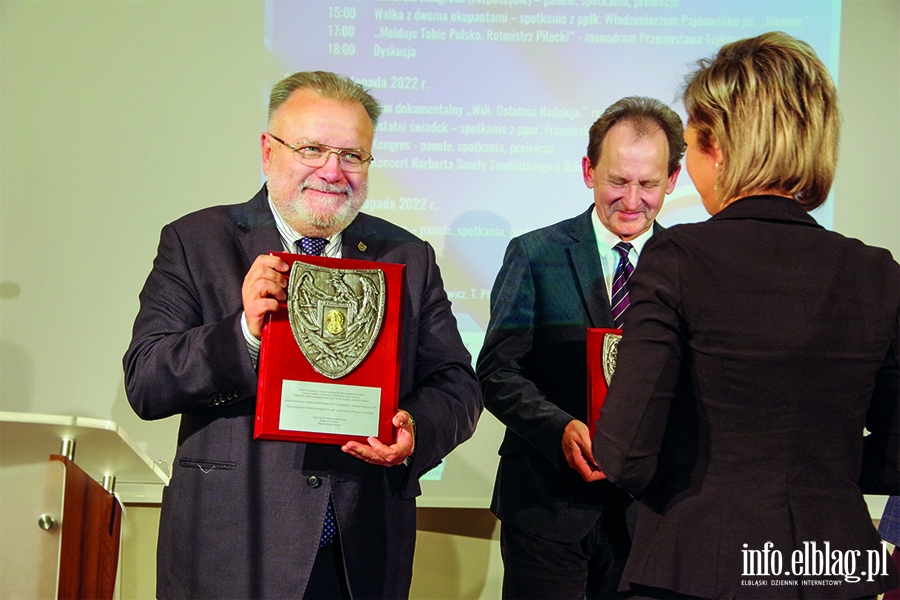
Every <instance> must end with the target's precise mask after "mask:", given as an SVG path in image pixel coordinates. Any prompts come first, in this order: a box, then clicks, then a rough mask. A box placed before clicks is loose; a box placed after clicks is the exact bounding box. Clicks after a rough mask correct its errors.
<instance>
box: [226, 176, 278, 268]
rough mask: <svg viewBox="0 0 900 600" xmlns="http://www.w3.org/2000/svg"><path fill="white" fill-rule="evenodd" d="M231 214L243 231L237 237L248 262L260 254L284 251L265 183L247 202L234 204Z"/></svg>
mask: <svg viewBox="0 0 900 600" xmlns="http://www.w3.org/2000/svg"><path fill="white" fill-rule="evenodd" d="M232 215H233V217H234V221H235V223H236V224H237V226H238V228H239V229H240V230H241V232H242V233H243V235H241V236H239V238H238V239H239V240H240V242H241V246H243V248H244V252H245V253H246V255H247V259H248V260H249V262H250V263H252V262H253V261H254V260H256V257H257V256H259V255H260V254H268V253H269V252H284V246H282V244H281V236H280V235H279V234H278V228H277V227H275V217H273V216H272V210H271V209H270V208H269V201H268V192H267V191H266V186H265V185H263V186H262V189H260V190H259V192H258V193H257V194H256V195H255V196H254V197H253V198H252V199H251V200H250V201H249V202H245V203H244V204H239V205H237V206H235V207H234V210H233V213H232Z"/></svg>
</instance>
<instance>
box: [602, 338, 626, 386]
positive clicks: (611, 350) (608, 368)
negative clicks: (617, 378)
mask: <svg viewBox="0 0 900 600" xmlns="http://www.w3.org/2000/svg"><path fill="white" fill-rule="evenodd" d="M621 339H622V336H621V335H617V334H615V333H607V334H606V335H604V336H603V353H602V355H601V362H602V364H603V379H605V380H606V387H609V382H610V381H611V380H612V376H613V373H615V372H616V359H617V358H618V356H619V340H621Z"/></svg>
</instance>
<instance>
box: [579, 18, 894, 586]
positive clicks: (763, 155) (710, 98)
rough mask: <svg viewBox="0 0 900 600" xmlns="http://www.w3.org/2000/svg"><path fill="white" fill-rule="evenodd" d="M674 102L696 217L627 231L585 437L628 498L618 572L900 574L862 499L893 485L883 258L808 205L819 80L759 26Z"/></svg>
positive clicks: (834, 118) (831, 147)
mask: <svg viewBox="0 0 900 600" xmlns="http://www.w3.org/2000/svg"><path fill="white" fill-rule="evenodd" d="M684 102H685V106H686V108H687V113H688V125H687V130H686V131H685V141H686V142H687V145H688V147H687V154H686V165H687V169H688V173H689V174H690V176H691V179H692V180H693V182H694V185H695V186H696V188H697V190H698V192H699V193H700V196H701V198H702V201H703V205H704V206H705V207H706V209H707V210H708V211H709V213H710V214H711V215H712V218H711V219H709V220H708V221H706V222H704V223H697V224H690V225H679V226H675V227H672V228H670V229H667V230H665V231H662V232H660V233H658V234H657V235H655V236H654V237H653V238H652V239H651V241H650V242H648V244H647V246H646V247H645V249H644V253H643V254H642V255H641V265H640V268H639V269H637V271H636V272H635V274H634V276H633V278H632V280H631V283H632V287H631V291H630V299H631V307H630V308H629V309H628V312H627V314H626V319H625V325H624V328H623V339H622V342H621V343H620V345H619V350H618V366H617V369H616V373H615V376H614V377H613V380H612V384H611V386H610V389H609V393H608V395H607V398H606V403H605V404H604V406H603V408H602V411H601V415H600V419H599V421H598V430H597V433H596V435H595V437H594V440H593V448H594V454H595V457H596V460H597V462H598V464H599V466H600V468H601V469H602V470H603V472H604V473H605V474H606V475H607V476H608V477H609V479H611V480H612V481H613V482H615V483H617V484H618V485H620V486H621V487H623V488H624V489H626V490H627V491H629V492H630V493H631V494H632V495H634V496H635V497H636V498H637V499H638V500H640V501H641V503H642V504H641V506H640V512H639V516H638V521H637V528H636V531H635V535H634V540H633V547H632V551H631V555H630V557H629V560H628V565H627V567H626V569H625V573H624V575H623V577H622V589H624V590H627V589H630V590H631V591H632V592H633V593H635V594H636V595H637V596H645V597H654V598H766V597H771V598H862V597H874V596H875V595H876V594H879V593H881V592H883V591H885V590H888V589H891V588H894V587H897V586H898V585H900V580H898V574H897V570H896V567H895V566H894V565H893V564H892V563H890V561H889V560H886V558H887V552H886V551H884V548H883V546H882V545H881V544H880V542H879V538H878V534H877V532H876V531H875V528H874V527H873V525H872V521H871V518H870V517H869V513H868V510H867V507H866V503H865V501H864V499H863V493H881V494H885V493H890V494H898V493H900V414H898V413H900V365H898V354H900V348H898V346H900V341H898V340H900V265H898V264H897V263H896V262H895V261H894V260H893V258H892V257H891V254H890V253H889V252H888V251H886V250H883V249H878V248H871V247H868V246H866V245H864V244H863V243H862V242H859V241H858V240H852V239H848V238H845V237H843V236H841V235H839V234H837V233H834V232H830V231H827V230H825V229H824V228H822V227H820V226H819V225H818V224H817V223H816V221H815V220H814V219H813V218H812V217H811V216H809V215H808V214H807V212H808V211H810V210H812V209H813V208H815V207H817V206H819V205H821V204H822V202H824V201H825V199H826V197H827V195H828V191H829V189H830V188H831V183H832V179H833V177H834V171H835V165H836V162H837V152H838V129H839V115H838V108H837V97H836V93H835V88H834V84H833V82H832V80H831V78H830V76H829V74H828V72H827V70H826V69H825V67H824V65H823V64H822V62H821V61H820V60H819V59H818V57H817V56H816V55H815V53H814V52H813V50H812V49H811V48H810V47H809V46H808V45H807V44H806V43H804V42H802V41H800V40H797V39H795V38H793V37H791V36H789V35H787V34H784V33H766V34H764V35H761V36H759V37H755V38H752V39H746V40H740V41H737V42H733V43H731V44H728V45H726V46H724V47H722V49H721V50H720V51H719V52H718V54H717V55H716V56H715V57H714V58H712V59H707V60H701V61H700V62H699V63H698V66H697V69H696V70H695V71H694V73H692V74H691V75H690V76H689V78H688V82H687V86H686V88H685V93H684ZM864 428H866V429H867V430H868V432H867V434H865V435H864ZM889 563H890V564H889Z"/></svg>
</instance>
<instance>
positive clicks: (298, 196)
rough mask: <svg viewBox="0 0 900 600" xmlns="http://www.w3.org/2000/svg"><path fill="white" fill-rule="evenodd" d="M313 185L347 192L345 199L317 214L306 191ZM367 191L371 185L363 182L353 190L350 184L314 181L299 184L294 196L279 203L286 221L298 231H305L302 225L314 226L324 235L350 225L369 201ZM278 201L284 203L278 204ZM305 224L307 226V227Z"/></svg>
mask: <svg viewBox="0 0 900 600" xmlns="http://www.w3.org/2000/svg"><path fill="white" fill-rule="evenodd" d="M308 189H312V190H317V191H320V192H330V193H335V192H338V193H345V194H346V200H345V201H344V202H343V204H341V206H340V207H339V208H338V209H337V211H335V212H330V211H329V212H330V214H328V215H324V214H317V213H316V212H313V211H312V210H310V208H309V206H308V204H307V202H306V199H305V198H304V197H303V192H304V191H306V190H308ZM367 193H368V185H367V184H366V183H363V184H362V185H361V186H360V187H359V188H357V190H356V192H351V191H350V189H349V187H344V186H336V185H329V184H321V185H314V184H310V183H307V182H305V181H304V182H303V183H301V184H300V187H299V188H298V189H297V192H296V193H295V194H294V196H293V197H292V198H291V199H290V200H288V201H287V202H285V203H276V207H277V208H278V211H279V213H280V214H281V216H282V218H283V219H284V220H285V221H287V223H288V224H289V225H290V226H291V227H292V228H293V229H295V230H296V231H297V233H301V234H302V233H304V231H302V230H303V229H308V228H309V227H312V228H313V229H315V230H316V234H317V235H320V236H322V237H325V236H330V235H334V234H335V233H337V232H338V231H343V230H344V228H346V227H347V225H349V224H350V223H351V222H352V221H353V219H355V218H356V215H358V214H359V211H360V209H362V206H363V203H365V201H366V195H367ZM278 204H282V205H281V206H278ZM304 225H305V226H306V227H304Z"/></svg>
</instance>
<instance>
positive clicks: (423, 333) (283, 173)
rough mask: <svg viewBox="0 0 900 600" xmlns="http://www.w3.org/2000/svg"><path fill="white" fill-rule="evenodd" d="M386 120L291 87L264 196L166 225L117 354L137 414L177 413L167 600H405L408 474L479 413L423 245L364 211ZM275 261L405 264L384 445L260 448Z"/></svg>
mask: <svg viewBox="0 0 900 600" xmlns="http://www.w3.org/2000/svg"><path fill="white" fill-rule="evenodd" d="M380 112H381V108H380V106H379V104H378V102H377V101H376V100H375V99H374V98H372V97H371V96H370V95H369V94H368V93H367V92H366V90H365V89H363V88H362V87H360V86H359V85H357V84H355V83H354V82H352V81H351V80H349V79H347V78H344V77H342V76H339V75H335V74H332V73H324V72H314V73H297V74H295V75H292V76H291V77H288V78H286V79H285V80H283V81H281V82H280V83H278V84H277V85H276V86H275V88H274V89H273V90H272V96H271V100H270V105H269V123H268V131H267V132H265V133H263V134H262V136H261V150H262V159H263V170H264V171H265V173H266V175H267V178H268V181H267V183H266V185H264V186H263V188H262V189H261V190H260V191H259V193H257V194H256V196H255V197H254V198H253V199H251V200H250V201H249V202H247V203H245V204H237V205H231V206H217V207H213V208H208V209H205V210H201V211H199V212H196V213H193V214H190V215H187V216H186V217H183V218H181V219H179V220H177V221H175V222H174V223H171V224H170V225H167V226H166V227H165V228H163V231H162V235H161V239H160V245H159V251H158V255H157V257H156V260H155V261H154V265H153V270H152V272H151V273H150V276H149V277H148V279H147V282H146V284H145V286H144V289H143V291H142V292H141V296H140V300H141V308H140V312H139V313H138V316H137V319H136V320H135V325H134V335H133V339H132V342H131V346H130V347H129V349H128V352H127V353H126V355H125V358H124V366H125V385H126V390H127V393H128V399H129V401H130V402H131V404H132V406H133V407H134V409H135V411H136V412H137V413H138V415H140V416H141V417H142V418H145V419H158V418H163V417H168V416H172V415H176V414H180V415H181V426H180V430H179V435H178V449H177V453H176V457H175V465H174V473H173V475H172V480H171V483H170V484H169V486H168V487H167V488H166V490H165V492H164V496H163V506H162V513H161V520H160V534H159V545H158V552H157V594H158V597H160V598H170V597H180V598H259V597H270V598H287V597H290V598H300V597H305V598H349V597H351V596H352V597H357V598H402V597H406V596H408V594H409V585H410V580H411V573H412V559H413V550H414V545H415V531H416V529H415V510H416V506H415V497H416V496H417V495H418V494H419V493H420V489H419V484H418V478H419V476H420V475H422V473H424V472H425V471H427V470H428V469H430V468H432V467H433V466H435V465H436V464H437V463H439V462H440V461H441V459H442V458H443V457H444V456H445V455H446V454H447V453H449V452H450V451H451V450H452V449H453V448H454V447H456V446H457V445H458V444H460V443H461V442H463V441H464V440H466V439H467V438H469V437H470V436H471V434H472V432H473V430H474V428H475V423H476V421H477V419H478V416H479V415H480V412H481V409H482V401H481V392H480V389H479V388H478V383H477V380H476V379H475V376H474V372H473V371H472V368H471V365H470V362H471V358H470V356H469V354H468V353H467V352H466V350H465V348H464V347H463V344H462V341H461V339H460V336H459V334H458V332H457V330H456V323H455V320H454V318H453V316H452V315H451V312H450V302H449V300H448V299H447V296H446V294H445V293H444V289H443V284H442V281H441V277H440V272H439V270H438V268H437V265H436V264H435V258H434V251H433V250H432V248H431V246H430V245H429V244H427V243H426V242H424V241H422V240H420V239H418V238H416V237H415V236H413V235H411V234H410V233H408V232H406V231H404V230H402V229H400V228H399V227H396V226H394V225H391V224H390V223H388V222H386V221H383V220H381V219H378V218H375V217H371V216H368V215H364V214H360V213H359V209H360V207H361V206H362V203H363V201H364V200H365V196H366V182H367V167H368V163H369V162H371V160H372V156H371V154H370V153H369V151H370V150H371V148H372V139H373V134H374V128H375V125H376V124H377V119H378V116H379V114H380ZM295 243H296V246H295ZM271 251H291V252H307V253H310V254H325V255H327V256H333V257H344V258H353V259H360V260H374V261H382V262H392V263H402V264H405V265H406V271H405V298H404V307H403V319H404V320H403V326H402V341H401V350H400V351H401V373H400V410H399V411H398V412H397V414H396V415H395V416H394V419H393V423H394V425H395V426H396V427H397V428H398V433H397V436H396V442H395V443H394V444H392V445H384V444H382V443H380V442H379V441H378V440H377V439H375V438H370V439H369V443H368V444H362V443H357V442H349V443H347V444H345V445H344V446H342V447H339V446H329V445H319V444H304V443H294V442H282V441H266V440H254V439H253V420H254V410H255V404H256V389H257V375H256V366H257V365H256V362H257V356H258V351H259V344H260V341H259V340H260V335H261V329H262V324H263V319H264V317H265V315H266V314H267V313H268V312H270V311H273V310H275V309H276V307H277V306H278V302H279V301H284V300H285V297H286V296H285V285H286V281H287V280H286V276H287V270H288V266H287V264H285V263H284V262H283V261H282V260H280V259H279V258H277V257H273V256H269V255H268V253H269V252H271Z"/></svg>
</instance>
